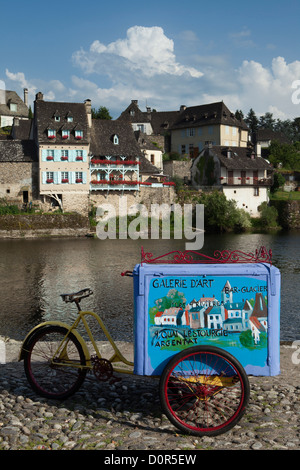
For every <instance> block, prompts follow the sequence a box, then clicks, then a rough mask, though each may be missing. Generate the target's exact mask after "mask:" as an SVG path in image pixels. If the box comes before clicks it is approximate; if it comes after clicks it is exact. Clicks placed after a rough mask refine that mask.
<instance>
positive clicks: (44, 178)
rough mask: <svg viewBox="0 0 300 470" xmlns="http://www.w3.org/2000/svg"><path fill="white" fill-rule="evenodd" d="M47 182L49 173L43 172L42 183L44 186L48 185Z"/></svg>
mask: <svg viewBox="0 0 300 470" xmlns="http://www.w3.org/2000/svg"><path fill="white" fill-rule="evenodd" d="M43 151H44V150H43ZM46 180H47V173H46V172H45V171H43V172H42V183H43V184H46Z"/></svg>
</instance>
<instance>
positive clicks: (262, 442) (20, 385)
mask: <svg viewBox="0 0 300 470" xmlns="http://www.w3.org/2000/svg"><path fill="white" fill-rule="evenodd" d="M119 346H120V348H121V350H122V352H123V353H124V354H125V355H126V357H128V358H129V359H131V360H132V355H133V345H132V344H131V343H119ZM296 346H297V345H296V344H294V347H293V344H292V343H285V344H283V343H282V344H281V348H280V352H281V374H280V375H279V376H276V377H250V384H251V394H250V403H249V406H248V408H247V411H246V413H245V415H244V417H243V418H242V420H241V421H240V423H239V424H238V425H237V426H236V427H235V428H233V429H232V430H231V431H230V432H228V433H226V434H222V435H220V436H218V437H202V438H199V437H194V436H187V435H183V434H181V433H179V432H178V430H177V429H176V428H175V427H174V426H172V425H171V424H170V422H169V421H168V420H167V418H166V417H165V416H164V415H162V413H161V411H160V404H159V398H158V381H157V379H150V378H146V377H136V376H131V377H130V376H124V377H123V378H122V381H120V382H117V383H115V384H114V385H109V384H108V383H106V382H104V383H103V382H102V383H100V382H97V381H96V380H95V379H94V378H93V376H90V378H88V379H86V381H85V383H84V384H83V386H82V388H81V389H80V391H79V392H77V393H76V394H75V395H74V396H73V397H71V398H69V399H68V400H66V401H64V402H59V403H57V402H55V401H52V400H46V399H42V398H40V397H38V396H37V395H36V394H35V393H34V392H33V391H32V390H31V388H30V387H29V386H28V384H27V381H26V378H25V375H24V372H23V363H20V362H18V361H17V358H18V352H19V348H20V343H19V342H17V341H13V340H9V341H7V343H6V363H5V364H0V450H17V449H18V450H29V449H34V450H39V449H46V450H48V449H49V450H106V451H110V452H114V453H115V454H117V451H129V452H127V454H126V455H130V451H136V450H143V451H146V452H151V451H168V452H170V451H198V450H300V374H299V371H300V364H296V362H297V360H298V359H300V353H297V349H296ZM297 347H298V349H300V347H299V346H297Z"/></svg>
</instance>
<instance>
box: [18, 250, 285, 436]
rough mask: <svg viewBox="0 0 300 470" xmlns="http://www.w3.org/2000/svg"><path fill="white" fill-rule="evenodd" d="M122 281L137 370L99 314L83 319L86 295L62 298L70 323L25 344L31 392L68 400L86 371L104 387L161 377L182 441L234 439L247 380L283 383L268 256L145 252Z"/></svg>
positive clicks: (39, 331)
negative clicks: (103, 347)
mask: <svg viewBox="0 0 300 470" xmlns="http://www.w3.org/2000/svg"><path fill="white" fill-rule="evenodd" d="M170 257H171V259H170ZM122 275H123V276H131V277H133V286H134V362H130V361H128V360H127V359H126V358H125V357H124V356H123V355H122V353H121V352H120V351H119V349H118V347H117V346H116V344H115V343H114V341H113V339H112V338H111V336H110V334H109V332H108V330H107V329H106V327H105V325H104V324H103V321H102V320H101V318H100V317H99V316H98V315H97V314H96V313H94V312H91V311H83V310H81V308H80V302H81V300H82V299H83V298H85V297H87V296H89V295H91V294H92V291H91V289H83V290H81V291H79V292H76V293H71V294H62V299H63V300H64V301H65V302H75V304H76V306H77V308H78V317H77V319H76V320H75V322H74V323H73V324H72V325H71V326H70V325H68V324H66V323H63V322H58V321H50V322H44V323H42V324H40V325H38V326H37V327H35V328H34V329H33V330H32V331H31V332H29V334H28V335H27V337H26V338H25V340H24V342H23V344H22V348H21V352H20V359H24V368H25V373H26V376H27V378H28V381H29V383H30V385H31V386H32V388H33V389H34V390H35V391H36V392H37V393H38V394H40V395H42V396H45V397H48V398H54V399H65V398H67V397H69V396H70V395H72V394H73V393H75V392H76V391H77V390H78V389H79V388H80V386H81V385H82V383H83V381H84V379H85V377H86V374H87V372H89V371H91V372H93V373H94V375H95V376H96V378H97V379H98V380H100V381H104V380H105V381H106V380H107V381H110V382H114V381H115V380H119V374H120V373H126V374H134V375H139V376H152V377H159V395H160V401H161V406H162V410H163V412H164V413H165V414H166V416H167V417H168V418H169V419H170V421H171V422H172V423H173V424H174V425H175V426H176V427H177V428H179V429H180V430H181V431H183V432H185V433H190V434H194V435H200V436H201V435H217V434H221V433H223V432H226V431H228V430H229V429H231V428H232V427H233V426H235V424H236V423H237V422H238V421H239V420H240V419H241V417H242V416H243V414H244V412H245V409H246V406H247V404H248V401H249V394H250V386H249V380H248V374H253V375H275V374H278V373H279V293H280V274H279V271H278V269H276V268H275V267H273V266H272V265H271V252H267V251H266V249H265V248H263V247H262V248H261V249H260V250H258V251H257V252H256V253H255V254H245V253H241V252H239V251H235V252H231V253H229V252H227V251H223V252H215V254H214V257H213V258H209V257H207V256H204V255H202V254H200V253H196V252H172V253H169V254H168V255H164V256H161V257H159V258H153V255H152V254H151V253H144V251H143V249H142V258H141V263H140V264H138V265H136V266H135V268H134V270H133V271H132V272H131V271H125V272H124V273H122ZM87 316H92V317H94V318H95V319H96V320H97V321H98V323H99V325H100V327H101V328H102V330H103V332H104V333H105V335H106V337H107V339H108V341H109V342H110V343H111V345H112V347H113V350H114V353H113V355H112V357H110V358H109V359H106V358H103V357H102V355H101V352H100V351H99V348H98V345H97V342H96V340H95V338H94V336H93V334H92V332H91V330H90V328H89V325H88V322H87V320H86V317H87ZM79 323H82V324H83V325H84V327H85V329H86V332H87V335H88V337H89V343H87V342H86V341H85V340H84V339H83V337H82V336H81V335H80V334H79V332H78V330H77V327H78V325H79ZM90 346H92V347H93V349H94V352H95V353H94V354H93V355H91V353H90ZM120 363H121V366H120Z"/></svg>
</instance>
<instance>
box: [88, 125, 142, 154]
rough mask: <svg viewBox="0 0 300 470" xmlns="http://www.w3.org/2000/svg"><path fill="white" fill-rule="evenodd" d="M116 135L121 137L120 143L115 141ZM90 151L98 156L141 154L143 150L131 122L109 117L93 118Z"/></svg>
mask: <svg viewBox="0 0 300 470" xmlns="http://www.w3.org/2000/svg"><path fill="white" fill-rule="evenodd" d="M114 135H117V136H118V138H119V144H118V145H115V144H114V142H113V137H114ZM90 151H91V153H92V154H93V155H95V156H97V157H100V156H112V157H117V156H120V155H123V156H126V157H140V156H141V150H140V148H139V146H138V143H137V141H136V138H135V136H134V132H133V129H132V127H131V125H130V123H128V122H121V121H118V120H108V119H93V121H92V129H91V146H90Z"/></svg>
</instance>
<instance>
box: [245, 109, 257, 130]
mask: <svg viewBox="0 0 300 470" xmlns="http://www.w3.org/2000/svg"><path fill="white" fill-rule="evenodd" d="M244 121H245V123H246V124H247V126H248V127H249V129H250V131H251V132H256V131H257V129H258V118H257V116H256V114H255V111H254V110H253V109H252V108H251V109H250V111H249V113H248V114H247V116H246V117H245V119H244Z"/></svg>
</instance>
